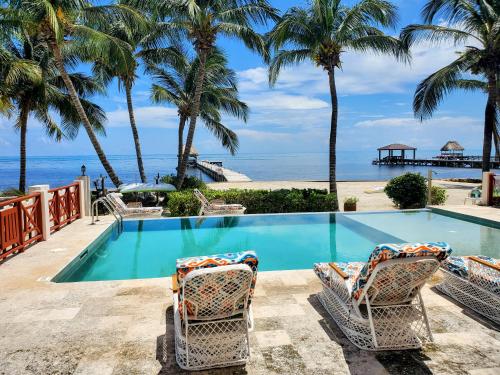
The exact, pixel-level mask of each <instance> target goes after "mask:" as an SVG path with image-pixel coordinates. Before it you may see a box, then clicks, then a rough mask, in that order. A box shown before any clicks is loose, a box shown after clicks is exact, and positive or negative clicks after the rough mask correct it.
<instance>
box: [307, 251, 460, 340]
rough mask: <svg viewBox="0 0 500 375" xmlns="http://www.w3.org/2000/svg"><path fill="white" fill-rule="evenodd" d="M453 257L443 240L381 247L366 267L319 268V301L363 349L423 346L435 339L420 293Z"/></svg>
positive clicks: (323, 265) (335, 265)
mask: <svg viewBox="0 0 500 375" xmlns="http://www.w3.org/2000/svg"><path fill="white" fill-rule="evenodd" d="M450 253H451V249H450V247H449V246H448V245H447V244H446V243H442V242H439V243H422V244H420V243H415V244H399V245H396V244H382V245H378V246H377V247H376V248H375V250H374V251H373V252H372V253H371V255H370V257H369V259H368V262H366V263H361V262H353V263H318V264H315V265H314V271H315V272H316V274H317V275H318V277H319V278H320V280H321V282H322V284H323V291H322V292H321V293H320V294H319V299H320V301H321V303H322V304H323V306H324V307H325V309H326V310H327V311H328V313H329V314H330V315H331V316H332V318H333V320H334V321H335V322H336V323H337V325H338V326H339V327H340V329H341V330H342V332H344V334H345V335H346V336H347V338H349V340H350V341H351V342H352V343H353V344H354V345H356V346H357V347H359V348H360V349H365V350H400V349H413V348H420V347H421V346H422V344H423V343H424V342H426V341H432V334H431V331H430V328H429V323H428V320H427V314H426V310H425V307H424V303H423V300H422V296H421V295H420V289H421V288H422V286H423V285H424V283H425V281H426V280H427V279H428V278H429V277H431V276H432V275H433V274H434V272H436V270H437V269H438V268H439V264H440V262H441V261H442V260H444V259H446V258H447V257H448V255H449V254H450Z"/></svg>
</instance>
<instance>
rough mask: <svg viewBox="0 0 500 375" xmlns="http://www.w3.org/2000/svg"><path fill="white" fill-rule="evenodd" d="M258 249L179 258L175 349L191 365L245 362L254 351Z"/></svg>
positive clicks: (180, 361)
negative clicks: (253, 308)
mask: <svg viewBox="0 0 500 375" xmlns="http://www.w3.org/2000/svg"><path fill="white" fill-rule="evenodd" d="M257 263H258V261H257V256H256V254H255V253H254V252H253V251H244V252H239V253H232V254H221V255H212V256H201V257H192V258H183V259H178V260H177V272H176V274H175V275H174V276H173V277H172V279H173V280H174V282H173V284H177V287H174V328H175V355H176V360H177V363H178V364H179V366H180V367H181V368H183V369H187V370H201V369H209V368H215V367H226V366H234V365H238V364H244V363H245V362H246V361H247V359H248V357H249V356H250V346H249V341H248V332H249V329H251V327H252V326H253V322H252V314H251V309H250V301H251V298H252V295H253V290H254V288H255V281H256V277H257Z"/></svg>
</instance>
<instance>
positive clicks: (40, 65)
mask: <svg viewBox="0 0 500 375" xmlns="http://www.w3.org/2000/svg"><path fill="white" fill-rule="evenodd" d="M3 42H4V43H3V48H4V52H5V53H6V55H5V56H9V58H8V59H6V60H4V61H2V62H0V79H1V80H2V82H5V81H8V84H7V85H6V87H5V88H4V89H3V90H2V91H3V95H4V97H5V98H8V100H9V103H10V107H11V112H15V116H16V121H15V128H16V129H17V130H19V133H20V155H19V160H20V172H19V190H20V191H23V192H24V191H25V190H26V133H27V130H28V119H29V117H30V116H32V117H35V118H36V119H37V120H38V121H39V122H40V123H41V124H42V125H43V127H44V129H45V131H46V133H47V135H48V136H49V137H52V138H54V139H55V140H56V141H60V140H61V139H63V138H70V139H71V138H74V137H75V136H76V135H77V134H78V129H79V126H80V124H81V121H80V118H79V116H78V113H77V111H76V109H75V107H74V106H73V104H72V102H71V99H70V97H69V95H68V93H67V89H66V87H65V85H64V82H63V81H62V79H61V76H60V75H59V73H58V71H57V69H56V67H55V65H54V61H53V59H52V57H51V56H50V53H49V51H48V49H47V48H46V45H45V44H43V43H40V40H37V39H36V38H34V39H32V38H29V37H28V36H27V33H21V34H18V35H17V38H14V35H11V37H6V36H4V38H3ZM19 61H23V62H24V64H25V65H26V64H28V65H31V66H36V67H37V69H38V71H39V74H34V75H31V76H30V75H26V74H23V75H21V76H18V77H17V78H16V79H15V80H10V81H9V80H8V79H6V80H5V81H4V79H3V78H4V77H7V78H8V77H9V75H10V74H11V73H12V69H15V66H13V65H15V64H16V62H19ZM70 79H71V81H72V82H73V85H74V86H75V88H76V90H77V92H78V95H79V98H80V101H81V103H82V106H83V108H84V110H85V113H86V114H87V116H88V118H89V121H90V123H91V125H92V127H93V129H94V130H96V131H98V132H101V133H104V128H103V122H104V121H105V119H106V116H105V114H104V111H103V110H102V109H101V108H100V107H99V106H97V105H95V104H93V103H91V102H90V101H88V100H86V99H85V97H87V96H88V95H92V94H94V93H96V92H100V91H101V86H99V85H98V84H96V82H95V81H94V80H92V79H90V78H89V77H87V76H85V75H83V74H70ZM52 112H55V113H56V114H57V115H58V116H59V117H60V120H61V125H60V126H59V125H58V124H57V123H56V122H55V121H54V119H53V117H52Z"/></svg>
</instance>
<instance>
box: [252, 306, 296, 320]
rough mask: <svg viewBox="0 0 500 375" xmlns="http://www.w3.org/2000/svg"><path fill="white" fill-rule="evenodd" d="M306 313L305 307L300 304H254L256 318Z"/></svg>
mask: <svg viewBox="0 0 500 375" xmlns="http://www.w3.org/2000/svg"><path fill="white" fill-rule="evenodd" d="M304 314H305V313H304V309H303V308H302V307H301V306H300V305H299V304H289V305H267V306H266V305H263V306H262V305H260V306H253V316H254V318H272V317H277V316H280V317H285V316H297V315H304Z"/></svg>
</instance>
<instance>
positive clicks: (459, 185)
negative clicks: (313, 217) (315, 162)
mask: <svg viewBox="0 0 500 375" xmlns="http://www.w3.org/2000/svg"><path fill="white" fill-rule="evenodd" d="M386 184H387V181H343V182H338V191H339V202H340V206H341V207H340V209H341V210H342V209H343V207H342V202H343V201H344V199H345V198H347V197H353V196H354V197H357V198H358V199H359V202H358V211H378V210H395V209H396V207H394V204H393V203H392V202H391V200H390V199H389V198H387V195H385V193H384V191H383V188H384V187H385V185H386ZM433 184H434V185H436V186H440V187H443V188H445V189H446V191H447V193H448V200H447V201H446V204H447V205H463V204H464V199H465V197H466V196H467V194H468V192H469V191H470V190H471V189H473V188H474V187H475V186H478V185H479V184H477V183H465V182H451V181H445V180H433ZM208 187H209V188H210V189H214V190H227V189H233V188H235V189H255V190H259V189H263V190H276V189H292V188H296V189H328V182H327V181H251V182H214V183H210V184H208ZM468 204H470V203H468Z"/></svg>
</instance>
